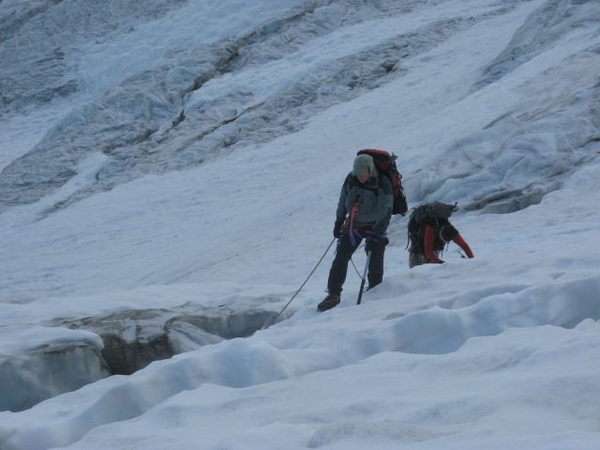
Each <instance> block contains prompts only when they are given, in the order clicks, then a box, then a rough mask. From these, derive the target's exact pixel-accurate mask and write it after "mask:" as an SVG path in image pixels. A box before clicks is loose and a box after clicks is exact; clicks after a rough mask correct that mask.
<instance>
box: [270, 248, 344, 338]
mask: <svg viewBox="0 0 600 450" xmlns="http://www.w3.org/2000/svg"><path fill="white" fill-rule="evenodd" d="M336 239H337V238H333V240H332V241H331V242H330V243H329V245H328V246H327V249H326V250H325V253H323V256H321V259H319V262H317V265H316V266H315V267H314V268H313V270H312V271H311V272H310V273H309V274H308V277H306V280H304V283H302V285H301V286H300V287H299V288H298V290H297V291H296V292H295V293H294V295H292V298H290V301H289V302H287V303H286V305H285V306H284V307H283V308H282V309H281V311H279V313H278V314H277V315H276V316H275V318H274V319H273V320H269V319H267V321H266V322H265V324H264V325H263V327H262V330H264V329H265V328H267V327H268V326H269V325H272V324H274V323H275V321H276V320H277V319H278V318H279V316H280V315H281V313H282V312H283V311H285V309H286V308H287V307H288V306H289V304H290V303H292V300H294V299H295V298H296V296H297V295H298V294H299V293H300V291H301V290H302V288H303V287H304V285H305V284H306V283H307V282H308V280H309V279H310V277H311V276H312V274H313V273H315V270H317V267H319V264H321V262H322V261H323V259H324V258H325V255H327V252H329V249H330V248H331V246H332V245H333V243H334V242H335V240H336Z"/></svg>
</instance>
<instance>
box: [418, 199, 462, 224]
mask: <svg viewBox="0 0 600 450" xmlns="http://www.w3.org/2000/svg"><path fill="white" fill-rule="evenodd" d="M455 211H458V205H457V204H456V203H454V204H453V205H451V204H449V203H443V202H433V203H425V204H423V205H419V206H417V207H416V208H414V210H413V212H412V214H411V215H410V220H411V221H414V222H415V223H416V224H417V225H422V224H423V223H425V222H427V221H428V220H430V219H433V220H437V219H448V218H449V217H450V216H451V215H452V213H453V212H455Z"/></svg>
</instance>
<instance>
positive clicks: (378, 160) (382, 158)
mask: <svg viewBox="0 0 600 450" xmlns="http://www.w3.org/2000/svg"><path fill="white" fill-rule="evenodd" d="M363 154H367V155H371V157H372V158H373V162H374V163H375V167H376V168H377V170H378V171H379V172H380V173H383V174H384V175H385V176H386V177H388V179H389V180H390V182H391V183H392V191H393V192H394V206H393V207H392V214H402V215H404V214H406V212H407V211H408V204H407V203H406V195H405V194H404V188H403V187H402V175H401V174H400V172H398V168H397V167H396V158H398V157H397V156H396V155H394V154H393V153H392V154H390V153H389V152H386V151H385V150H376V149H372V148H366V149H363V150H359V151H358V153H357V155H363Z"/></svg>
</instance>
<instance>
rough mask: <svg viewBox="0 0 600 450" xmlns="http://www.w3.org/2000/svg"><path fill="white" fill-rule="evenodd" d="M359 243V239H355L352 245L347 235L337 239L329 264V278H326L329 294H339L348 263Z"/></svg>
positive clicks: (344, 279)
mask: <svg viewBox="0 0 600 450" xmlns="http://www.w3.org/2000/svg"><path fill="white" fill-rule="evenodd" d="M359 244H360V240H357V242H356V245H352V243H351V242H350V239H349V238H348V236H347V235H346V236H344V237H342V238H341V239H340V240H339V241H338V246H337V250H336V253H335V258H334V260H333V263H332V264H331V269H330V270H329V279H328V280H327V291H328V292H329V293H330V294H334V295H341V293H342V286H343V285H344V282H345V281H346V275H347V273H348V263H349V262H350V258H352V254H353V253H354V251H355V250H356V249H357V247H358V246H359Z"/></svg>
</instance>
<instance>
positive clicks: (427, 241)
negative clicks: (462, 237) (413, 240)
mask: <svg viewBox="0 0 600 450" xmlns="http://www.w3.org/2000/svg"><path fill="white" fill-rule="evenodd" d="M434 240H435V229H434V228H433V227H432V226H431V225H425V231H424V235H423V254H424V255H425V257H426V258H427V259H428V260H429V262H432V263H438V264H440V263H443V262H444V261H442V260H441V259H440V258H439V257H438V255H437V254H436V253H435V252H434V251H433V242H434ZM465 251H466V250H465Z"/></svg>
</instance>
